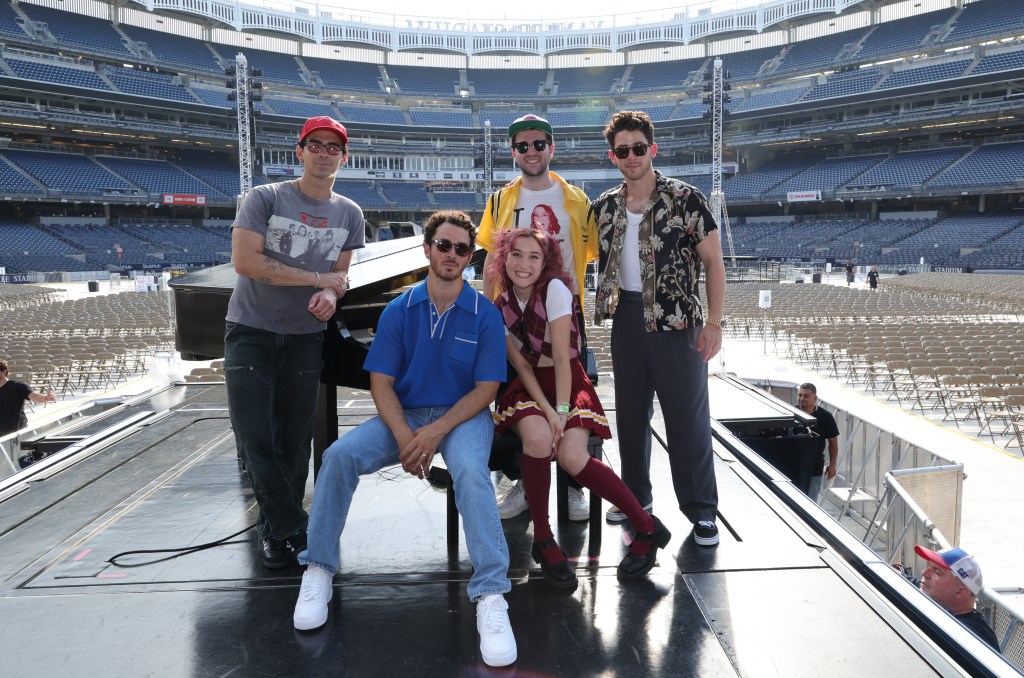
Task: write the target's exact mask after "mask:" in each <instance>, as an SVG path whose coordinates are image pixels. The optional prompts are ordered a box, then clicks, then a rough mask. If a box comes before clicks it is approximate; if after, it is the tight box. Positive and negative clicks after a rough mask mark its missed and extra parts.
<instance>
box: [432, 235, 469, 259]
mask: <svg viewBox="0 0 1024 678" xmlns="http://www.w3.org/2000/svg"><path fill="white" fill-rule="evenodd" d="M432 242H433V243H434V244H435V245H436V246H437V251H438V252H441V253H442V254H448V253H449V252H451V251H452V247H454V248H455V254H457V255H459V256H460V257H465V256H468V255H469V254H470V253H471V252H472V251H473V246H472V245H469V244H467V243H464V242H457V243H453V242H452V241H451V240H446V239H444V238H441V239H439V240H433V241H432Z"/></svg>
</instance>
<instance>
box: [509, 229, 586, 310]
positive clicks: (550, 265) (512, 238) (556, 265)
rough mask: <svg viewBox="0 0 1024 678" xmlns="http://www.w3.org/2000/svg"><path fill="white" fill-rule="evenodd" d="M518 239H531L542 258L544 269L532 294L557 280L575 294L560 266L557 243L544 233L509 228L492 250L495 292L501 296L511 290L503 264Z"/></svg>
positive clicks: (510, 280) (510, 283)
mask: <svg viewBox="0 0 1024 678" xmlns="http://www.w3.org/2000/svg"><path fill="white" fill-rule="evenodd" d="M520 238H533V239H534V240H535V241H536V242H537V244H538V245H540V251H541V254H542V255H543V257H544V268H543V269H541V272H540V277H539V278H537V282H536V283H534V285H533V291H534V293H536V292H537V290H539V289H541V288H543V287H544V286H545V285H546V284H547V283H548V282H550V281H551V280H553V279H555V278H557V279H558V280H561V281H562V282H563V283H565V286H566V287H568V288H569V291H570V292H572V293H573V294H576V290H574V289H573V287H572V283H571V282H570V280H569V276H568V275H566V273H565V269H564V267H563V265H562V249H561V248H560V247H559V246H558V242H557V241H556V240H555V239H554V238H551V237H549V236H548V235H547V234H545V233H540V232H538V231H535V230H533V229H531V228H511V229H509V230H507V231H502V232H501V233H499V234H498V247H497V248H496V249H495V250H494V254H495V257H494V260H493V261H492V262H491V275H492V277H493V279H494V286H495V290H496V292H497V293H498V294H501V293H502V292H504V291H505V290H510V289H512V279H511V278H510V277H509V275H508V270H506V267H505V263H506V262H507V261H508V255H509V253H510V252H511V251H512V250H513V249H515V246H516V243H518V242H519V239H520Z"/></svg>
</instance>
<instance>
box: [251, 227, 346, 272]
mask: <svg viewBox="0 0 1024 678" xmlns="http://www.w3.org/2000/svg"><path fill="white" fill-rule="evenodd" d="M347 235H348V233H347V231H346V230H345V229H343V228H330V226H329V225H328V223H327V219H325V218H323V217H316V216H313V215H310V214H305V213H303V214H302V215H301V221H295V220H294V219H288V218H286V217H282V216H279V215H274V216H272V217H270V222H269V224H268V227H267V237H266V245H265V249H267V250H270V251H271V252H277V253H279V254H282V255H284V256H286V257H289V258H291V259H294V260H295V261H296V262H297V263H299V264H302V266H301V268H306V269H308V270H312V269H313V267H314V266H315V264H316V263H317V262H320V261H323V260H324V259H327V260H329V261H335V260H336V259H337V258H338V254H339V253H340V252H341V246H342V245H343V244H344V243H345V238H346V236H347Z"/></svg>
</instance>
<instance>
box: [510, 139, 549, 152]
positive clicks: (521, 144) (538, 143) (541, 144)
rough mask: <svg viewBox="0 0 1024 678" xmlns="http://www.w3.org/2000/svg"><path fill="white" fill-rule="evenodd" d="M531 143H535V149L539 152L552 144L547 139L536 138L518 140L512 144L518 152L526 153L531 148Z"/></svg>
mask: <svg viewBox="0 0 1024 678" xmlns="http://www.w3.org/2000/svg"><path fill="white" fill-rule="evenodd" d="M530 144H533V150H535V151H537V152H538V153H539V152H541V151H543V150H544V149H545V148H547V147H548V146H550V145H551V142H550V141H548V140H547V139H534V140H533V141H517V142H516V143H514V144H512V148H514V149H516V153H526V152H527V151H528V150H530Z"/></svg>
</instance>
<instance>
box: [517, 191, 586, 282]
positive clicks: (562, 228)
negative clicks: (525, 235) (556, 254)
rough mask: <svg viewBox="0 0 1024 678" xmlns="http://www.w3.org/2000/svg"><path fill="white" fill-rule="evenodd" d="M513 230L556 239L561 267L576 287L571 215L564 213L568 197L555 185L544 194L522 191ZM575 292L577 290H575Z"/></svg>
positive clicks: (541, 192)
mask: <svg viewBox="0 0 1024 678" xmlns="http://www.w3.org/2000/svg"><path fill="white" fill-rule="evenodd" d="M512 220H513V221H512V227H513V228H532V229H533V230H535V231H540V232H541V233H544V234H546V235H548V236H549V237H551V238H554V239H555V240H556V241H557V242H558V245H559V249H561V250H562V265H563V266H564V267H565V272H566V273H567V274H568V275H569V279H570V280H571V281H572V283H573V285H575V284H576V266H575V265H574V264H573V251H572V239H571V238H570V237H569V226H570V224H571V221H570V220H569V213H568V212H566V211H565V195H564V194H563V192H562V187H561V186H560V185H559V184H558V183H555V184H554V185H553V186H552V187H551V188H547V189H544V190H543V191H531V190H529V189H526V188H523V189H521V190H520V191H519V198H518V199H517V200H516V207H515V209H514V210H513V211H512ZM572 289H574V290H575V289H576V287H572Z"/></svg>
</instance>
